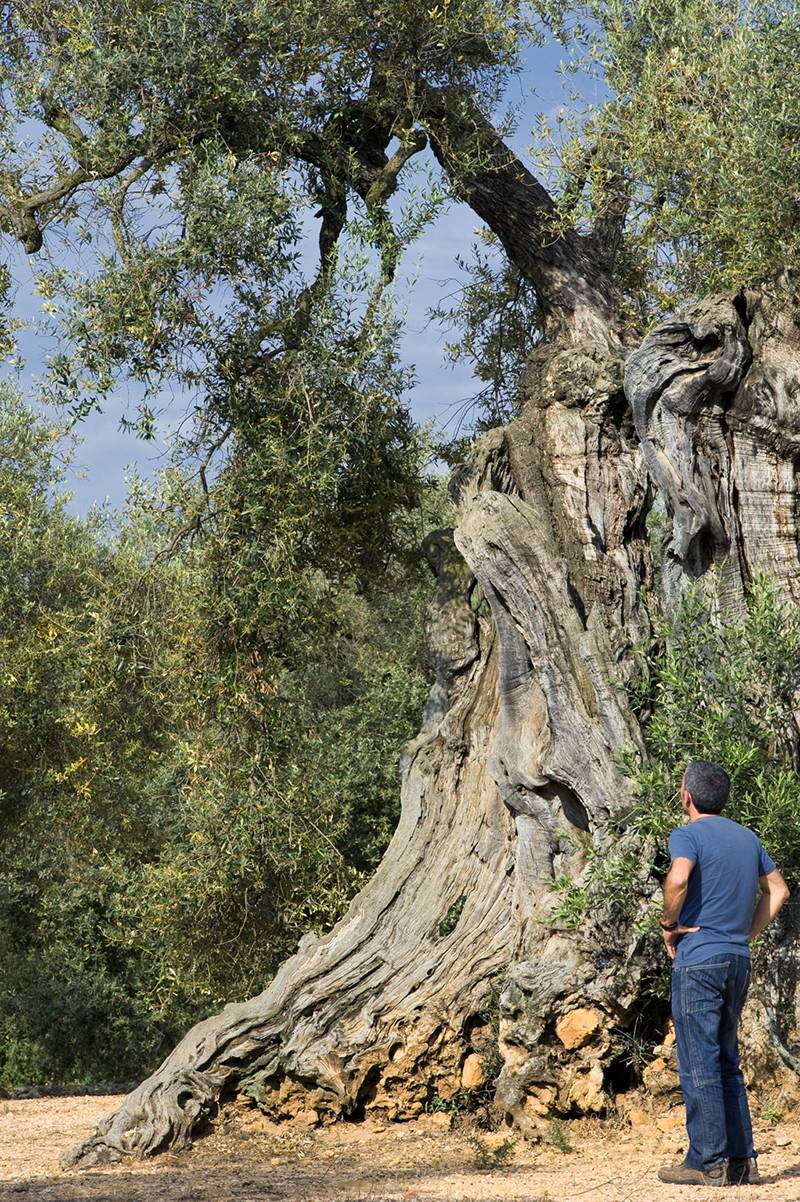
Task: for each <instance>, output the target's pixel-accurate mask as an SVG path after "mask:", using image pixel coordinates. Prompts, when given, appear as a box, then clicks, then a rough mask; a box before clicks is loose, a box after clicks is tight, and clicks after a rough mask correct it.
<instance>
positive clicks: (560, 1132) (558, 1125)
mask: <svg viewBox="0 0 800 1202" xmlns="http://www.w3.org/2000/svg"><path fill="white" fill-rule="evenodd" d="M546 1138H547V1142H548V1143H549V1144H552V1146H553V1147H554V1148H558V1150H559V1152H564V1153H565V1154H566V1153H567V1152H571V1151H572V1144H571V1143H570V1140H569V1133H568V1132H567V1129H566V1127H565V1126H564V1124H563V1123H562V1122H561V1119H551V1120H550V1123H549V1125H548V1128H547V1136H546Z"/></svg>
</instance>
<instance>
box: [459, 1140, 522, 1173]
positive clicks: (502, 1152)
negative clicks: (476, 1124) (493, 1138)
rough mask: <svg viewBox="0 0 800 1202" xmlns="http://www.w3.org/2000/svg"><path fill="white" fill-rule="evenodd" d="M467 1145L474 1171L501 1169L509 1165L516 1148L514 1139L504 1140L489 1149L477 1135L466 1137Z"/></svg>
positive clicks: (484, 1141)
mask: <svg viewBox="0 0 800 1202" xmlns="http://www.w3.org/2000/svg"><path fill="white" fill-rule="evenodd" d="M467 1143H468V1144H469V1145H470V1147H471V1148H472V1151H473V1156H474V1165H475V1168H476V1169H499V1168H502V1167H503V1166H504V1165H507V1164H508V1163H509V1161H510V1160H511V1157H512V1156H513V1154H514V1149H515V1147H516V1146H517V1141H516V1140H515V1139H504V1140H503V1142H502V1143H501V1144H498V1145H497V1147H496V1148H491V1147H490V1146H489V1144H487V1142H486V1140H485V1139H481V1137H480V1136H479V1135H468V1136H467Z"/></svg>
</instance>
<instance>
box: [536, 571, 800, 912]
mask: <svg viewBox="0 0 800 1202" xmlns="http://www.w3.org/2000/svg"><path fill="white" fill-rule="evenodd" d="M654 626H655V629H654V636H655V637H654V640H653V643H652V648H655V649H656V651H655V652H652V651H648V652H646V653H645V654H644V655H643V657H642V658H643V663H644V669H643V671H642V674H641V675H640V677H639V678H638V680H637V682H636V683H635V684H634V685H632V686H631V687H630V689H629V696H630V701H631V705H632V707H633V709H634V710H635V711H636V712H637V713H639V714H640V716H641V718H642V720H643V735H644V741H645V746H646V749H647V760H646V761H645V762H643V761H642V760H641V759H640V757H639V756H638V755H637V754H636V753H635V752H633V750H631V751H629V752H627V753H624V754H622V755H621V756H620V757H619V762H620V766H621V768H622V769H623V771H625V773H626V774H627V775H628V776H629V777H630V780H631V793H632V800H633V804H632V806H631V809H630V810H629V812H628V813H627V814H626V815H625V817H624V819H623V820H622V821H621V822H620V826H619V829H618V831H617V836H618V838H617V842H616V845H615V846H614V847H613V848H611V849H610V848H608V847H605V848H600V849H598V848H592V849H590V850H589V852H588V863H587V867H586V869H585V871H584V872H583V873H582V874H581V876H580V877H579V878H577V879H573V878H571V877H568V876H563V877H559V878H558V879H557V880H556V881H555V882H554V885H553V888H554V890H555V892H556V893H557V895H558V900H557V903H556V906H555V908H554V910H553V914H552V918H553V920H555V922H557V923H561V924H563V925H565V926H567V927H577V926H579V925H581V924H582V923H583V922H584V921H585V920H586V919H587V917H588V916H589V914H590V913H591V912H593V911H594V910H595V909H596V908H597V907H598V906H602V907H603V909H604V911H605V910H607V909H609V908H610V909H611V910H612V911H616V912H617V913H618V914H619V915H621V916H627V917H628V918H629V919H631V920H632V921H633V922H634V925H635V930H636V931H637V933H639V934H641V935H648V934H649V935H655V934H657V933H658V931H657V914H658V912H659V911H660V904H661V900H660V897H656V896H655V895H654V890H653V877H656V878H659V877H661V876H663V873H664V872H665V871H666V868H667V864H668V854H667V839H668V837H669V834H670V831H671V830H673V829H674V827H676V826H680V825H681V823H682V821H683V814H682V810H681V805H680V781H681V775H682V773H683V769H684V767H685V766H686V764H687V762H688V761H689V760H692V759H709V760H715V761H716V762H718V763H720V764H722V765H723V766H724V767H725V769H726V770H727V772H728V773H729V775H730V777H731V786H732V787H731V803H730V806H729V807H728V809H727V810H726V814H728V815H729V817H731V818H733V819H735V820H736V821H738V822H741V823H742V824H743V825H745V826H748V827H750V828H751V829H752V830H754V831H755V832H756V834H757V835H759V837H760V838H761V839H762V840H763V842H764V844H765V846H766V847H767V849H768V850H769V852H770V854H771V855H772V857H773V859H774V860H775V861H776V863H777V864H778V865H779V867H780V868H781V871H782V872H783V874H784V875H785V876H786V877H787V879H788V880H789V881H790V883H791V882H792V881H793V880H796V879H797V878H798V877H799V876H800V775H799V774H798V773H797V772H796V770H795V765H794V755H795V745H796V740H797V727H796V725H795V722H794V715H793V705H794V696H795V688H796V671H797V664H798V662H800V607H798V606H797V605H794V604H791V603H789V602H786V601H783V600H782V599H781V598H780V597H779V595H778V592H777V589H776V587H775V585H774V583H773V582H772V581H771V580H769V578H768V577H766V576H763V575H762V576H757V577H756V578H755V579H754V580H753V582H752V584H751V586H750V590H749V593H748V596H747V599H746V608H745V612H744V613H740V614H738V615H737V616H735V617H734V618H733V619H732V620H730V621H726V620H724V609H723V607H722V606H721V605H720V603H719V599H718V597H717V596H715V595H714V593H713V591H711V590H710V589H708V588H705V589H704V588H703V587H701V585H700V584H696V585H694V586H692V587H689V588H687V589H686V591H685V592H684V594H683V596H682V598H681V601H680V603H679V604H677V605H676V606H675V608H674V610H673V611H672V612H671V613H670V614H669V615H663V614H656V616H655V621H654ZM648 895H650V896H651V897H652V901H651V902H650V903H648V904H647V905H646V906H643V905H642V900H643V898H645V897H647V896H648Z"/></svg>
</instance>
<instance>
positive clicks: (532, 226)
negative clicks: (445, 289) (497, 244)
mask: <svg viewBox="0 0 800 1202" xmlns="http://www.w3.org/2000/svg"><path fill="white" fill-rule="evenodd" d="M420 119H421V121H422V122H423V124H424V125H425V126H426V128H427V130H428V133H429V135H430V139H431V146H432V148H433V152H434V154H435V155H436V158H437V159H438V161H439V162H440V163H441V165H442V167H443V168H444V170H445V171H446V172H447V174H448V176H449V177H450V180H451V182H452V184H453V187H454V189H455V191H456V193H457V195H458V196H460V198H461V199H462V200H464V201H466V203H467V204H468V205H470V207H471V208H473V209H474V210H475V212H476V213H477V214H478V216H479V217H481V218H482V219H483V220H484V221H485V222H486V224H487V225H488V226H489V227H490V229H492V230H493V231H494V232H495V233H496V234H497V236H498V237H499V239H500V241H501V242H502V244H503V247H504V249H505V251H506V253H507V255H508V257H509V259H510V260H511V262H512V263H514V264H515V265H516V266H517V267H518V268H519V270H520V271H521V272H522V274H523V275H524V276H525V277H526V279H528V280H530V282H531V283H532V284H533V286H534V288H535V289H536V292H537V294H538V296H539V299H540V302H541V305H542V308H543V311H544V313H545V318H546V322H547V324H548V326H549V327H550V328H549V332H550V333H551V334H555V335H557V336H560V337H565V336H566V337H567V338H568V339H569V340H570V341H579V340H581V339H582V338H585V337H589V338H592V339H596V338H599V339H600V340H601V341H603V342H606V343H610V344H615V343H618V341H619V336H620V333H621V331H620V329H619V317H618V314H617V304H616V296H615V291H614V288H613V285H612V283H611V280H610V278H609V275H608V273H607V271H606V269H605V266H604V264H603V260H602V258H601V256H599V255H598V253H597V248H596V246H595V245H594V243H593V241H592V240H591V239H589V238H586V237H583V236H581V235H580V234H578V233H577V231H575V230H574V229H566V230H559V229H558V219H557V214H556V208H555V205H554V203H553V200H552V198H551V197H550V195H549V194H548V192H547V190H546V189H545V188H544V187H543V186H542V185H541V184H540V183H539V181H538V180H537V179H536V178H535V176H533V175H532V174H531V172H530V171H528V169H527V168H526V167H525V166H524V165H523V164H522V163H521V162H520V161H519V159H517V158H516V156H515V155H514V154H513V153H512V151H510V150H509V149H508V147H507V146H506V145H505V143H504V142H503V140H502V138H501V137H500V136H499V135H498V133H497V131H496V130H495V129H494V127H493V126H492V124H491V123H490V122H489V121H488V120H487V119H486V117H484V115H483V113H482V112H481V111H480V109H479V108H478V106H477V104H476V103H475V101H474V100H473V99H472V97H471V96H469V95H468V94H466V93H465V92H463V91H458V92H456V91H444V90H440V91H433V90H432V91H430V92H428V93H427V95H426V97H425V98H424V101H423V111H422V113H421V116H420Z"/></svg>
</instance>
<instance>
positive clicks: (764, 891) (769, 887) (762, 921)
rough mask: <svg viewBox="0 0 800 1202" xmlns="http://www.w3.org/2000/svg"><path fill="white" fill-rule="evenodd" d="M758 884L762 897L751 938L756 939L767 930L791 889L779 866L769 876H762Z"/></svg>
mask: <svg viewBox="0 0 800 1202" xmlns="http://www.w3.org/2000/svg"><path fill="white" fill-rule="evenodd" d="M758 885H759V888H760V890H761V897H760V898H759V899H758V905H757V906H756V909H755V913H754V914H753V921H752V923H751V924H750V934H749V935H748V938H749V939H751V940H752V939H755V938H756V936H758V935H760V934H761V932H762V931H765V930H766V929H767V927H768V926H769V924H770V923H771V922H772V920H773V918H774V917H775V915H776V914H777V913H778V911H779V910H780V908H781V906H782V905H783V903H784V902H785V901H786V899H787V897H788V896H789V889H788V886H787V884H786V881H785V880H784V879H783V877H782V876H781V874H780V873H779V872H778V870H777V868H776V869H775V870H774V872H770V873H769V874H768V876H760V877H759V878H758Z"/></svg>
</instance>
